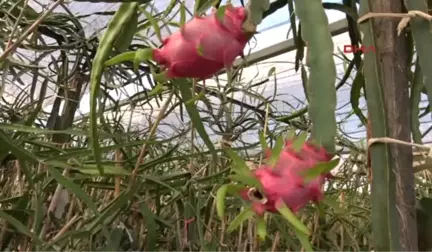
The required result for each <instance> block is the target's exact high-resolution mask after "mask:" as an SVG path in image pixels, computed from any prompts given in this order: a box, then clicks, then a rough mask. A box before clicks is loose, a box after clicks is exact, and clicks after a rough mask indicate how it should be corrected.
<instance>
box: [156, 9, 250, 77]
mask: <svg viewBox="0 0 432 252" xmlns="http://www.w3.org/2000/svg"><path fill="white" fill-rule="evenodd" d="M245 18H246V11H245V9H244V8H243V7H237V8H234V7H233V6H231V5H228V6H227V7H226V9H225V15H223V17H218V15H217V13H216V11H215V10H214V11H213V13H212V14H211V15H209V16H206V17H198V16H196V17H194V18H193V19H192V20H191V21H189V22H188V23H186V24H185V25H184V26H183V27H182V28H181V29H180V31H178V32H176V33H173V34H172V35H171V36H170V37H168V38H166V39H165V40H164V41H163V46H162V48H161V49H154V50H153V55H152V56H153V60H155V61H156V62H157V63H159V64H160V65H161V66H162V67H164V68H167V75H166V77H168V78H198V79H207V78H209V77H211V76H213V75H214V74H216V73H217V72H219V71H220V70H222V69H223V68H224V67H229V66H231V65H232V63H233V62H234V60H235V59H236V57H237V56H243V49H244V47H245V46H246V43H247V42H248V40H249V39H250V35H248V34H247V33H246V32H244V31H243V26H242V25H243V21H244V20H245Z"/></svg>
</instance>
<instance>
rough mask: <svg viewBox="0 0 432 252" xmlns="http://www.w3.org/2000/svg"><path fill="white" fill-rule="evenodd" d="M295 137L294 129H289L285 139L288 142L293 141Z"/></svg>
mask: <svg viewBox="0 0 432 252" xmlns="http://www.w3.org/2000/svg"><path fill="white" fill-rule="evenodd" d="M296 137H297V134H296V129H295V128H291V129H290V130H289V131H288V133H287V136H286V139H287V140H289V141H292V140H294V139H295V138H296Z"/></svg>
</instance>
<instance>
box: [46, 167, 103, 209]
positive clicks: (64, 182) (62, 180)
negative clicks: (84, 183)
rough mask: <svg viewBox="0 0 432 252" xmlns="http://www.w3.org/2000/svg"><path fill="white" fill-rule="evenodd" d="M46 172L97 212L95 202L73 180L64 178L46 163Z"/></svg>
mask: <svg viewBox="0 0 432 252" xmlns="http://www.w3.org/2000/svg"><path fill="white" fill-rule="evenodd" d="M48 172H49V173H50V175H51V176H52V177H53V178H54V179H55V180H57V182H58V183H59V184H60V185H62V186H64V187H65V188H66V189H68V191H70V192H71V193H72V194H73V195H75V196H76V197H78V198H79V199H81V200H82V201H84V202H85V203H86V205H87V206H88V207H89V208H90V209H91V210H92V211H93V212H94V213H95V214H99V212H98V209H97V206H96V204H95V203H94V202H93V201H92V199H91V198H90V196H88V195H87V194H86V193H85V192H84V191H83V190H82V189H81V187H80V186H79V185H77V184H75V183H74V182H73V181H71V180H69V179H67V178H65V177H64V176H63V175H62V174H61V173H60V172H59V171H57V170H56V169H55V168H53V167H51V166H50V165H48Z"/></svg>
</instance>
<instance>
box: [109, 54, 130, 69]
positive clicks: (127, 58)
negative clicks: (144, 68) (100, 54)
mask: <svg viewBox="0 0 432 252" xmlns="http://www.w3.org/2000/svg"><path fill="white" fill-rule="evenodd" d="M135 54H136V52H124V53H120V54H118V55H116V56H114V57H112V58H111V59H109V60H107V61H105V63H104V65H105V66H106V67H108V66H113V65H117V64H120V63H122V62H125V61H133V60H134V59H135Z"/></svg>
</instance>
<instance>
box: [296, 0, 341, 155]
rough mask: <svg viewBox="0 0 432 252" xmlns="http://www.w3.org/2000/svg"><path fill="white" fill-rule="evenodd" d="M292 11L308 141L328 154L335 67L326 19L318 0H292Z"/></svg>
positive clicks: (332, 128) (331, 143) (332, 142)
mask: <svg viewBox="0 0 432 252" xmlns="http://www.w3.org/2000/svg"><path fill="white" fill-rule="evenodd" d="M294 3H295V11H296V15H297V17H298V18H299V19H300V22H301V24H302V34H301V36H302V38H303V40H304V41H305V44H306V46H307V54H306V65H307V66H308V67H309V78H308V83H307V90H306V92H307V94H308V98H309V117H310V118H311V120H312V139H314V141H315V142H317V143H318V144H320V145H321V146H323V147H324V148H325V149H326V150H327V151H328V152H329V153H334V152H335V138H336V128H337V127H336V116H335V110H336V88H335V83H336V66H335V61H334V58H333V49H334V48H333V47H334V45H333V39H332V36H331V34H330V32H329V26H328V18H327V15H326V13H325V11H324V8H323V6H322V1H320V0H308V1H304V0H296V1H294Z"/></svg>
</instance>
